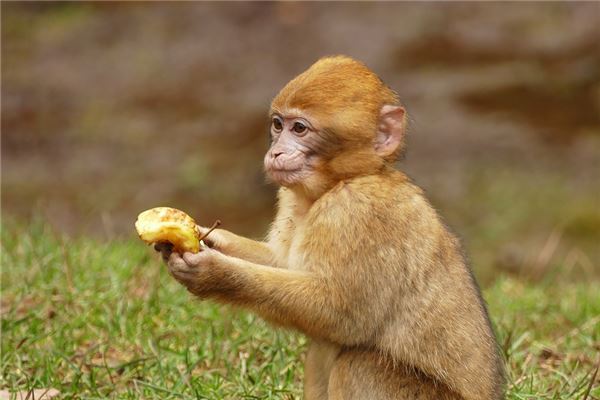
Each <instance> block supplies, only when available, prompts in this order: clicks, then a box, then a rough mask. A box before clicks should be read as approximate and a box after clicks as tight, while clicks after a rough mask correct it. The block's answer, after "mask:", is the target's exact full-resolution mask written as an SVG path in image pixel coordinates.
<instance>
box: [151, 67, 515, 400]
mask: <svg viewBox="0 0 600 400" xmlns="http://www.w3.org/2000/svg"><path fill="white" fill-rule="evenodd" d="M270 120H271V124H270V137H271V146H270V148H269V150H268V151H267V153H266V155H265V158H264V166H265V171H266V174H267V176H268V178H269V179H270V180H271V181H273V182H275V183H277V184H279V185H280V186H281V187H280V189H279V193H278V209H277V214H276V217H275V220H274V221H273V224H272V227H271V230H270V232H269V234H268V236H267V240H266V241H264V242H258V241H253V240H250V239H246V238H243V237H240V236H237V235H235V234H233V233H231V232H228V231H225V230H222V229H217V230H215V231H214V232H212V233H211V234H210V235H208V237H207V239H205V242H207V243H208V246H209V247H208V248H206V249H205V250H203V251H201V252H199V253H197V254H192V253H185V254H178V253H175V252H170V251H169V249H168V248H159V249H158V250H161V251H162V252H163V256H165V257H166V258H167V259H168V268H169V271H170V273H171V274H172V276H173V277H174V278H175V279H177V280H178V281H179V282H180V283H181V284H183V285H184V286H185V287H186V288H187V289H188V290H189V291H190V292H191V293H193V294H194V295H196V296H198V297H199V298H201V299H213V300H215V301H218V302H222V303H228V304H233V305H237V306H241V307H244V308H246V309H248V310H251V311H253V312H255V313H257V314H258V315H260V316H261V317H262V318H264V319H266V320H267V321H270V322H272V323H274V324H276V325H278V326H283V327H288V328H293V329H296V330H299V331H301V332H303V333H304V334H306V335H307V336H308V337H309V338H310V339H311V344H310V347H309V350H308V354H307V357H306V366H305V383H304V396H305V398H306V399H308V400H312V399H329V400H341V399H344V400H349V399H410V400H417V399H418V400H434V399H435V400H450V399H456V400H459V399H460V400H497V399H501V398H502V397H503V381H504V373H503V364H502V362H501V359H500V356H499V354H498V346H497V343H496V339H495V337H494V334H493V332H492V328H491V326H490V320H489V317H488V315H487V311H486V307H485V304H484V302H483V300H482V298H481V295H480V292H479V289H478V287H477V284H476V282H475V281H474V279H473V276H472V274H471V271H470V269H469V267H468V266H467V265H466V264H465V261H464V258H463V255H462V253H461V247H460V243H459V242H458V240H457V239H456V238H455V237H454V236H453V235H452V234H451V233H450V232H449V231H448V229H447V228H446V227H445V226H444V224H443V222H442V221H441V220H440V218H439V217H438V215H437V214H436V211H435V210H434V209H433V208H432V206H431V205H430V204H429V203H428V201H427V200H426V199H425V197H424V195H423V191H422V190H421V189H420V188H419V187H417V186H416V185H415V184H414V183H412V182H411V181H410V179H409V178H408V177H407V176H406V175H405V174H403V173H402V172H400V171H398V170H396V169H395V168H394V163H395V162H396V161H397V160H398V158H399V156H400V155H401V153H402V151H403V149H404V137H405V131H406V123H407V122H406V121H407V120H406V113H405V110H404V108H403V107H402V106H401V105H400V102H399V100H398V97H397V95H396V94H395V93H394V92H393V91H392V90H391V89H390V88H388V87H387V86H385V85H384V84H383V82H382V81H381V80H380V79H379V78H378V77H377V75H375V74H374V73H373V72H372V71H371V70H370V69H368V68H367V67H366V66H365V65H363V64H362V63H360V62H358V61H355V60H353V59H351V58H348V57H345V56H335V57H327V58H322V59H320V60H319V61H317V62H316V63H315V64H314V65H312V66H311V67H310V68H309V69H308V70H306V71H305V72H303V73H301V74H300V75H299V76H297V77H296V78H294V79H293V80H292V81H290V82H289V83H288V84H287V85H286V86H285V87H284V88H283V89H282V90H281V92H280V93H279V94H278V95H277V96H276V97H275V99H274V100H273V102H272V104H271V109H270Z"/></svg>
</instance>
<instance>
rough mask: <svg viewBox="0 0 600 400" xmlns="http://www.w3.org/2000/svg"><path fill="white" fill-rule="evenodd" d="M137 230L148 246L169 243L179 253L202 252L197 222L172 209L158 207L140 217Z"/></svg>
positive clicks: (136, 226) (136, 222) (136, 224)
mask: <svg viewBox="0 0 600 400" xmlns="http://www.w3.org/2000/svg"><path fill="white" fill-rule="evenodd" d="M135 229H136V230H137V233H138V235H139V236H140V239H142V240H143V241H144V242H146V243H148V244H152V243H162V242H169V243H171V244H172V245H173V251H176V252H178V253H184V252H191V253H197V252H198V251H200V239H201V238H200V234H199V232H198V230H197V228H196V222H195V221H194V220H193V219H192V217H190V216H189V215H187V214H186V213H184V212H183V211H180V210H177V209H175V208H170V207H156V208H152V209H150V210H146V211H144V212H143V213H141V214H140V215H138V218H137V221H135Z"/></svg>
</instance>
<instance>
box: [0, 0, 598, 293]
mask: <svg viewBox="0 0 600 400" xmlns="http://www.w3.org/2000/svg"><path fill="white" fill-rule="evenodd" d="M599 7H600V5H599V3H573V2H569V3H555V2H547V3H488V2H486V3H429V2H425V3H416V2H410V3H188V2H182V3H144V4H138V3H83V4H79V3H52V4H49V3H6V2H3V3H2V217H3V220H4V221H14V222H15V223H18V224H23V223H29V222H30V221H40V220H41V221H44V223H48V224H50V225H51V226H52V227H53V228H54V229H56V230H58V231H64V232H66V233H68V234H71V235H82V234H85V235H93V236H96V237H100V238H106V239H115V238H128V237H134V235H135V233H134V231H133V222H134V221H135V218H136V216H137V214H138V213H139V212H140V211H142V210H145V209H147V208H151V207H154V206H159V205H169V206H172V207H177V208H180V209H183V210H185V211H186V212H188V213H189V214H191V215H192V216H193V217H195V218H196V220H197V221H198V222H199V223H201V224H204V225H210V224H211V223H212V222H213V221H214V220H215V219H216V218H220V219H221V220H222V221H223V223H224V227H225V228H227V229H230V230H233V231H236V232H238V233H241V234H245V235H250V236H253V237H261V236H262V235H263V234H264V232H265V230H266V229H267V227H268V223H269V221H270V219H271V217H272V216H273V206H274V194H275V190H276V188H275V187H273V186H269V185H268V184H266V183H265V180H264V178H263V174H262V156H263V153H264V152H265V150H266V148H267V143H268V139H267V126H268V120H267V118H266V114H267V110H268V107H269V103H270V100H271V99H272V97H273V96H274V95H275V94H276V93H277V92H278V90H279V89H280V88H281V87H282V86H283V85H284V84H285V83H286V82H287V81H288V80H290V79H291V78H292V77H294V76H295V75H296V74H298V73H300V72H302V71H303V70H304V69H306V68H307V67H308V66H309V65H310V64H312V63H313V62H314V61H316V60H317V59H318V58H319V57H322V56H325V55H331V54H347V55H350V56H352V57H355V58H357V59H359V60H362V61H363V62H365V63H366V64H367V65H368V66H370V67H371V68H372V69H373V70H374V71H376V72H377V73H378V74H379V75H380V76H381V78H382V79H383V80H384V81H385V82H386V83H387V84H388V85H389V86H391V87H392V88H393V89H395V90H396V91H397V92H398V93H399V95H400V98H401V99H402V101H403V103H404V104H405V106H406V108H407V110H408V113H409V115H410V120H411V123H410V130H409V139H408V151H407V154H406V157H405V159H404V160H403V161H402V162H401V163H399V168H400V169H402V170H404V171H406V172H407V173H408V174H409V175H410V176H411V177H412V178H413V179H414V180H415V181H416V182H417V183H418V184H419V185H421V186H422V187H423V188H424V189H425V190H426V192H427V193H428V196H429V198H430V199H431V201H432V203H433V204H434V205H435V207H436V208H438V209H439V210H440V211H441V213H442V215H443V216H444V218H445V220H446V222H447V223H448V224H449V225H450V226H451V227H452V228H453V229H454V230H455V231H456V232H457V233H458V234H459V235H460V236H461V237H462V238H463V241H464V242H465V245H466V247H467V254H468V255H469V257H470V259H471V262H472V264H473V267H474V269H475V271H476V273H477V275H478V276H479V278H480V279H481V280H482V282H483V283H484V285H485V284H486V283H489V282H490V281H491V280H492V279H493V278H494V277H495V276H497V274H498V273H508V274H519V275H523V276H526V277H528V278H531V279H537V278H540V277H541V276H544V275H547V274H551V273H553V271H554V270H555V269H556V268H557V267H558V266H560V267H561V268H562V270H563V271H566V272H567V274H566V276H568V277H573V279H580V278H584V279H588V278H592V277H598V276H600V266H599V264H600V263H599V259H600V249H599V247H600V246H599V243H600V184H599V183H600V51H599V50H600V49H599V43H600V28H599V27H600V24H599V14H600V13H599V11H600V9H599Z"/></svg>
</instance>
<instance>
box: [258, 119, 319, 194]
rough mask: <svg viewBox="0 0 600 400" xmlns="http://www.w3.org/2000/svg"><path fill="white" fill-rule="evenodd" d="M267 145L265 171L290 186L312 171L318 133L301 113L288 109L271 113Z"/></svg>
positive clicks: (279, 181)
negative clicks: (269, 145) (269, 137)
mask: <svg viewBox="0 0 600 400" xmlns="http://www.w3.org/2000/svg"><path fill="white" fill-rule="evenodd" d="M271 140H272V142H271V148H270V149H269V151H267V154H266V155H265V159H264V163H265V171H266V172H267V175H268V176H269V178H270V179H271V180H273V181H274V182H276V183H278V184H280V185H282V186H288V187H289V186H294V185H295V184H298V183H300V182H301V181H303V180H305V179H306V178H307V177H308V176H309V175H311V174H312V173H314V166H315V161H316V156H317V152H318V149H319V143H320V140H321V139H320V135H319V131H318V130H317V129H316V127H315V126H314V124H313V123H311V121H310V120H309V119H308V117H307V116H305V115H304V114H303V113H301V112H299V111H297V110H289V111H286V112H285V113H278V112H273V113H272V114H271Z"/></svg>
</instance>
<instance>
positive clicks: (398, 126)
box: [264, 105, 405, 187]
mask: <svg viewBox="0 0 600 400" xmlns="http://www.w3.org/2000/svg"><path fill="white" fill-rule="evenodd" d="M404 125H405V117H404V108H402V107H401V106H399V105H384V106H383V107H382V108H381V110H380V115H379V122H378V124H377V129H376V132H375V137H374V138H373V139H374V140H373V147H374V150H375V153H376V154H377V155H378V156H380V157H382V158H385V157H389V156H391V155H393V154H394V153H395V152H396V150H397V149H398V147H399V146H400V145H401V143H402V138H403V136H404ZM338 146H339V143H337V142H336V139H335V137H332V136H331V135H329V136H328V135H326V134H325V130H324V129H322V128H321V127H319V126H317V125H316V124H315V123H314V119H313V118H310V116H308V115H307V114H306V113H304V112H302V111H301V110H297V109H289V110H283V111H279V110H276V111H273V112H272V113H271V148H270V149H269V151H267V154H266V155H265V160H264V161H265V171H266V172H267V175H268V177H269V178H270V179H271V180H273V181H274V182H276V183H278V184H280V185H282V186H287V187H292V186H295V185H298V184H300V183H302V182H303V181H305V180H306V179H307V178H309V177H312V178H314V177H316V178H318V176H316V175H315V174H318V171H317V166H318V165H319V163H323V162H326V161H327V159H328V157H330V155H331V153H332V150H334V153H335V148H336V147H338ZM338 151H339V149H338ZM328 154H329V155H328ZM313 181H314V179H313Z"/></svg>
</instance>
